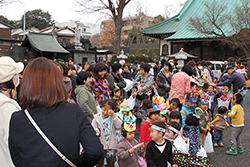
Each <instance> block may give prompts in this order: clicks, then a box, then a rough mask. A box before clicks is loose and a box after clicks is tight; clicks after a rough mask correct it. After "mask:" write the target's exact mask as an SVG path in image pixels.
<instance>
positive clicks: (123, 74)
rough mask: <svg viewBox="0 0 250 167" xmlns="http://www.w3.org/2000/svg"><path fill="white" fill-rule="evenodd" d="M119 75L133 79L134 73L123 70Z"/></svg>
mask: <svg viewBox="0 0 250 167" xmlns="http://www.w3.org/2000/svg"><path fill="white" fill-rule="evenodd" d="M121 75H122V77H123V78H126V79H129V80H133V79H134V75H133V74H132V73H131V72H124V71H123V72H122V74H121Z"/></svg>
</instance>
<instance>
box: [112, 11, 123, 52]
mask: <svg viewBox="0 0 250 167" xmlns="http://www.w3.org/2000/svg"><path fill="white" fill-rule="evenodd" d="M114 22H115V37H114V38H115V39H114V44H113V45H114V52H115V53H116V54H119V53H120V44H121V31H122V15H121V16H120V15H118V16H116V17H115V18H114Z"/></svg>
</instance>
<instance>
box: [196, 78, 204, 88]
mask: <svg viewBox="0 0 250 167" xmlns="http://www.w3.org/2000/svg"><path fill="white" fill-rule="evenodd" d="M197 86H201V87H203V86H204V80H203V79H198V81H197Z"/></svg>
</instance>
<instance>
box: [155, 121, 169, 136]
mask: <svg viewBox="0 0 250 167" xmlns="http://www.w3.org/2000/svg"><path fill="white" fill-rule="evenodd" d="M153 125H155V126H158V127H160V128H162V129H165V130H166V129H167V128H166V124H165V123H164V122H162V121H156V122H153ZM162 133H163V136H164V135H165V133H164V132H162Z"/></svg>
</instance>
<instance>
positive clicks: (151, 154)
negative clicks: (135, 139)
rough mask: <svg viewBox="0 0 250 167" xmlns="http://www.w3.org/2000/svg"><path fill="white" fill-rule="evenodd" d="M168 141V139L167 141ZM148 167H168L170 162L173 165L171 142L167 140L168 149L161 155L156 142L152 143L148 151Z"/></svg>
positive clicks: (149, 144)
mask: <svg viewBox="0 0 250 167" xmlns="http://www.w3.org/2000/svg"><path fill="white" fill-rule="evenodd" d="M165 140H166V139H165ZM146 161H147V167H167V166H168V163H167V162H169V163H170V164H171V165H173V160H172V144H171V143H170V141H169V140H166V147H165V149H164V150H163V152H162V153H161V152H160V150H159V149H158V148H157V147H156V146H155V142H154V141H150V142H149V143H148V145H147V150H146Z"/></svg>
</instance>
